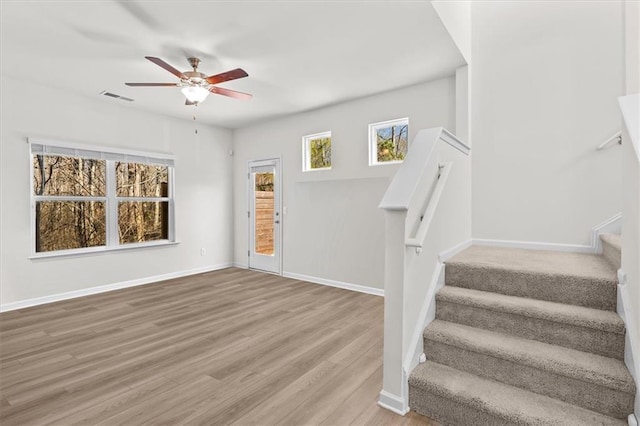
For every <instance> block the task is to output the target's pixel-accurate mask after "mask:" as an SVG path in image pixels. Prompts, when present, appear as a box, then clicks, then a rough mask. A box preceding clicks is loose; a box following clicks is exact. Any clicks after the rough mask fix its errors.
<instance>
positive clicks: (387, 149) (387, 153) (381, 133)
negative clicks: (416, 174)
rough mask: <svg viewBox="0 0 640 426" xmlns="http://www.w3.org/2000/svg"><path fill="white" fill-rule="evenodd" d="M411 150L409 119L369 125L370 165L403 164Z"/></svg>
mask: <svg viewBox="0 0 640 426" xmlns="http://www.w3.org/2000/svg"><path fill="white" fill-rule="evenodd" d="M408 148H409V119H408V118H400V119H396V120H389V121H382V122H380V123H372V124H369V165H370V166H375V165H378V164H393V163H401V162H402V161H403V160H404V157H405V156H406V155H407V150H408Z"/></svg>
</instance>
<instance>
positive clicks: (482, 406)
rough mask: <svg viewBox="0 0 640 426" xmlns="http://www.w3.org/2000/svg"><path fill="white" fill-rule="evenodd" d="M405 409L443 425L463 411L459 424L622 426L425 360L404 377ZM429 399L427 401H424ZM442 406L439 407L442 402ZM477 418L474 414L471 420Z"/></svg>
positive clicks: (589, 412)
mask: <svg viewBox="0 0 640 426" xmlns="http://www.w3.org/2000/svg"><path fill="white" fill-rule="evenodd" d="M409 386H410V389H411V391H410V406H411V408H412V409H413V410H416V411H417V412H419V413H422V414H425V415H427V416H432V417H433V418H435V419H436V420H438V421H441V422H444V423H449V424H451V423H454V422H459V421H460V418H459V417H458V418H456V412H457V411H459V407H460V408H464V409H465V411H466V412H468V413H469V412H470V411H471V412H470V413H469V414H471V416H466V417H463V418H462V419H463V420H462V422H464V423H461V424H468V425H472V424H478V423H477V422H476V421H477V419H480V418H482V419H484V422H485V424H500V425H507V424H511V425H516V424H517V425H566V426H573V425H575V426H590V425H607V426H623V425H626V422H625V421H623V420H619V419H614V418H612V417H608V416H605V415H602V414H599V413H596V412H593V411H589V410H586V409H584V408H580V407H577V406H575V405H571V404H568V403H565V402H562V401H559V400H557V399H553V398H549V397H546V396H543V395H538V394H536V393H533V392H529V391H526V390H523V389H520V388H516V387H513V386H509V385H505V384H501V383H497V382H494V381H491V380H487V379H482V378H480V377H478V376H475V375H472V374H469V373H465V372H463V371H459V370H456V369H454V368H451V367H447V366H444V365H441V364H436V363H433V362H430V361H427V362H425V363H424V364H420V365H418V366H417V367H416V368H415V369H414V371H413V372H412V373H411V375H410V377H409ZM431 395H434V396H435V398H432V400H431V401H430V396H431ZM443 401H444V402H443ZM476 414H477V415H476Z"/></svg>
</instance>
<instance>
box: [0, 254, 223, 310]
mask: <svg viewBox="0 0 640 426" xmlns="http://www.w3.org/2000/svg"><path fill="white" fill-rule="evenodd" d="M231 266H233V264H232V263H222V264H219V265H211V266H204V267H201V268H194V269H188V270H185V271H177V272H170V273H168V274H162V275H154V276H151V277H145V278H138V279H135V280H129V281H122V282H119V283H113V284H106V285H101V286H97V287H90V288H83V289H81V290H74V291H67V292H65V293H58V294H52V295H49V296H42V297H36V298H33V299H26V300H20V301H18V302H12V303H5V304H3V305H0V312H7V311H14V310H16V309H22V308H29V307H32V306H38V305H44V304H47V303H53V302H59V301H61V300H68V299H75V298H76V297H83V296H90V295H92V294H99V293H105V292H107V291H113V290H120V289H123V288H128V287H136V286H139V285H145V284H151V283H155V282H158V281H165V280H170V279H173V278H180V277H185V276H188V275H195V274H202V273H204V272H211V271H217V270H219V269H225V268H229V267H231Z"/></svg>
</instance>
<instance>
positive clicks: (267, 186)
mask: <svg viewBox="0 0 640 426" xmlns="http://www.w3.org/2000/svg"><path fill="white" fill-rule="evenodd" d="M255 182H256V183H255V233H256V234H255V252H256V253H259V254H264V255H270V256H273V254H274V253H275V246H274V241H273V227H274V223H273V221H274V197H273V173H272V172H268V173H256V174H255Z"/></svg>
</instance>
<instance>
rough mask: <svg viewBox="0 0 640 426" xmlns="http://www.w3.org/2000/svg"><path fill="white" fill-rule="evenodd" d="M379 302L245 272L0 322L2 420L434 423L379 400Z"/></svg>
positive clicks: (67, 304) (47, 308)
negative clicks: (395, 410) (388, 408)
mask: <svg viewBox="0 0 640 426" xmlns="http://www.w3.org/2000/svg"><path fill="white" fill-rule="evenodd" d="M382 305H383V300H382V298H380V297H376V296H370V295H365V294H361V293H355V292H351V291H347V290H341V289H336V288H331V287H325V286H320V285H315V284H309V283H305V282H302V281H297V280H291V279H286V278H282V277H278V276H274V275H268V274H262V273H258V272H253V271H247V270H242V269H235V268H230V269H225V270H222V271H216V272H210V273H206V274H200V275H194V276H190V277H185V278H180V279H175V280H170V281H164V282H160V283H155V284H149V285H145V286H140V287H135V288H130V289H124V290H118V291H113V292H109V293H103V294H99V295H94V296H88V297H84V298H78V299H73V300H68V301H63V302H58V303H53V304H49V305H43V306H39V307H34V308H28V309H23V310H19V311H12V312H6V313H2V314H0V424H2V425H3V426H9V425H44V424H59V425H74V424H83V425H87V424H91V425H93V424H104V425H141V424H196V425H227V424H233V425H432V426H433V425H437V423H436V422H434V421H431V420H429V419H427V418H425V417H422V416H419V415H417V414H413V413H411V414H409V415H407V416H405V417H401V416H398V415H395V414H393V413H391V412H389V411H386V410H383V409H381V408H379V407H378V406H377V405H376V399H377V395H378V392H379V391H380V389H381V387H382V318H383V313H382Z"/></svg>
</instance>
